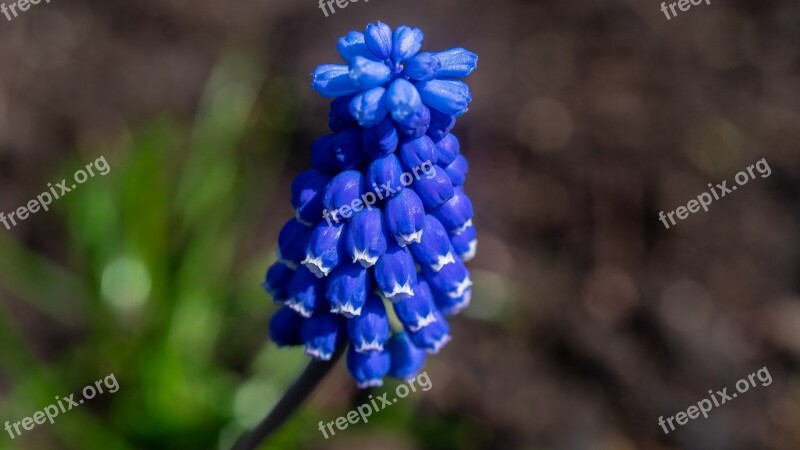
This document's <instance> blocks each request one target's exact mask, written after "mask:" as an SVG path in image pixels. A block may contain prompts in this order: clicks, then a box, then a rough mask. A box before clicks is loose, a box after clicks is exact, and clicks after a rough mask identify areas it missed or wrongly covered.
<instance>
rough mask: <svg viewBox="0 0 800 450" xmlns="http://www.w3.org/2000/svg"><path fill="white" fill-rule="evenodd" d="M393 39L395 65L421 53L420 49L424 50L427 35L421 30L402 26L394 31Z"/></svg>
mask: <svg viewBox="0 0 800 450" xmlns="http://www.w3.org/2000/svg"><path fill="white" fill-rule="evenodd" d="M393 38H394V46H393V47H392V60H393V61H394V63H395V64H400V63H402V62H403V61H405V60H407V59H408V58H411V57H412V56H414V55H416V54H417V52H419V49H421V48H422V41H423V40H424V39H425V34H424V33H423V32H422V30H420V29H419V28H411V27H407V26H405V25H402V26H399V27H397V29H395V30H394V36H393Z"/></svg>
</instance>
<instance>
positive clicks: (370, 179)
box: [367, 154, 403, 200]
mask: <svg viewBox="0 0 800 450" xmlns="http://www.w3.org/2000/svg"><path fill="white" fill-rule="evenodd" d="M402 175H403V167H402V166H401V165H400V160H399V159H397V156H395V155H394V154H389V155H387V156H384V157H382V158H378V159H376V160H374V161H372V162H371V163H370V165H369V167H368V168H367V184H368V185H369V186H367V189H369V190H371V191H372V192H374V193H376V194H378V197H379V199H381V200H383V199H384V198H385V197H391V196H392V195H394V193H393V192H385V193H384V191H386V188H387V187H388V188H391V189H392V190H395V189H396V188H397V187H399V186H400V177H401V176H402Z"/></svg>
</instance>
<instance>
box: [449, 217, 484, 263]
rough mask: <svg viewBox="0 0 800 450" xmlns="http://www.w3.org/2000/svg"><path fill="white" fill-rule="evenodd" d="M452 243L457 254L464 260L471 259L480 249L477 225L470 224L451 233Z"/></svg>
mask: <svg viewBox="0 0 800 450" xmlns="http://www.w3.org/2000/svg"><path fill="white" fill-rule="evenodd" d="M450 243H452V244H453V249H455V251H456V254H457V255H458V256H459V257H460V258H461V259H462V260H463V261H464V262H467V261H471V260H472V258H474V257H475V253H476V252H477V251H478V236H477V232H476V231H475V226H474V225H470V226H468V227H466V228H465V229H463V230H461V231H459V232H458V233H452V234H451V235H450Z"/></svg>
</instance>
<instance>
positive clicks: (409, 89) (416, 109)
mask: <svg viewBox="0 0 800 450" xmlns="http://www.w3.org/2000/svg"><path fill="white" fill-rule="evenodd" d="M386 106H387V107H388V108H389V112H390V113H391V114H392V118H393V119H394V120H395V121H396V122H397V123H398V124H403V125H406V126H409V127H410V126H412V125H413V124H415V123H417V122H420V121H421V120H422V118H423V117H422V116H423V109H422V107H423V104H422V97H420V94H419V91H417V88H416V87H414V85H413V84H411V83H410V82H408V81H406V80H404V79H402V78H398V79H397V80H394V81H393V82H392V84H391V85H390V86H389V91H388V92H387V96H386Z"/></svg>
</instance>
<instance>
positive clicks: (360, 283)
mask: <svg viewBox="0 0 800 450" xmlns="http://www.w3.org/2000/svg"><path fill="white" fill-rule="evenodd" d="M369 290H370V286H369V276H368V273H367V270H366V269H365V268H363V267H361V265H359V264H354V263H350V262H345V263H343V264H342V265H340V266H339V267H337V268H336V270H334V271H333V272H332V273H331V274H330V276H329V277H328V290H327V294H326V295H327V297H328V302H329V304H330V307H331V312H332V313H335V314H341V315H343V316H345V317H347V318H351V317H356V316H358V315H360V314H361V309H362V308H363V307H364V303H365V302H366V301H367V294H368V293H369Z"/></svg>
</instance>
